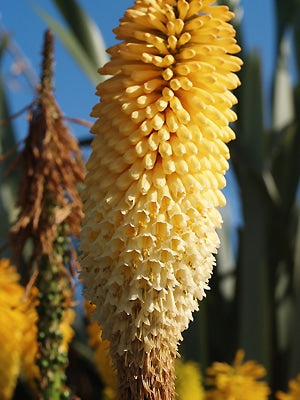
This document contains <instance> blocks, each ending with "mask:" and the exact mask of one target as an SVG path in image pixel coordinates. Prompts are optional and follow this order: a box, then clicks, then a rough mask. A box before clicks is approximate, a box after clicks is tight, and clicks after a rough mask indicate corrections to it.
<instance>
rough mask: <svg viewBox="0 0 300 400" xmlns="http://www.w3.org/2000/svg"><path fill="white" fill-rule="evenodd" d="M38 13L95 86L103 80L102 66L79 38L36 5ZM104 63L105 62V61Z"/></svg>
mask: <svg viewBox="0 0 300 400" xmlns="http://www.w3.org/2000/svg"><path fill="white" fill-rule="evenodd" d="M35 9H36V11H37V13H38V14H39V15H40V16H41V17H42V18H43V19H44V21H45V22H46V23H47V25H49V27H50V28H51V29H52V30H53V31H54V32H55V33H56V34H57V36H58V37H59V39H60V40H61V41H62V43H63V44H64V45H65V47H66V48H67V49H68V51H69V52H70V53H71V55H72V56H73V57H74V59H75V60H76V61H77V62H78V64H79V65H80V66H81V68H82V69H83V71H84V72H85V73H86V75H87V76H88V77H89V79H90V80H91V81H92V83H93V84H94V85H97V84H98V83H99V82H100V81H101V80H102V79H103V78H101V75H99V73H98V72H97V71H98V68H99V67H100V66H101V65H99V64H98V63H96V62H95V60H93V59H92V58H91V57H90V56H89V55H87V53H86V51H85V50H84V48H83V47H82V45H81V43H80V42H79V41H78V38H77V37H76V36H75V35H74V33H73V32H72V31H70V30H69V29H68V28H65V27H63V26H62V25H60V24H59V23H58V22H57V21H56V20H55V19H54V18H52V17H51V16H50V15H49V14H48V13H47V12H45V11H44V10H43V9H41V8H40V7H38V6H37V5H35ZM103 61H104V60H103Z"/></svg>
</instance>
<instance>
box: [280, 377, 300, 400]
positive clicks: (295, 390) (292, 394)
mask: <svg viewBox="0 0 300 400" xmlns="http://www.w3.org/2000/svg"><path fill="white" fill-rule="evenodd" d="M276 399H277V400H297V399H300V374H299V375H298V376H297V377H296V379H292V380H290V382H289V391H288V392H287V393H284V392H282V391H278V392H277V393H276Z"/></svg>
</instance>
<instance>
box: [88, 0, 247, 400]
mask: <svg viewBox="0 0 300 400" xmlns="http://www.w3.org/2000/svg"><path fill="white" fill-rule="evenodd" d="M213 3H214V2H213V1H212V0H209V1H207V0H204V1H200V0H197V1H196V0H192V1H185V0H178V1H175V0H166V1H165V0H136V2H135V4H134V6H133V7H132V8H129V9H128V10H127V11H126V13H125V15H124V17H123V18H122V19H121V20H120V25H119V27H118V28H116V29H115V30H114V32H115V33H116V36H117V39H119V40H120V41H121V42H120V43H119V44H117V45H115V46H113V47H112V48H110V49H109V50H108V52H109V54H110V55H111V61H110V62H109V63H107V64H106V65H105V66H104V68H102V70H100V72H101V73H103V74H108V75H111V77H110V78H109V79H108V80H107V81H105V82H104V83H102V84H100V85H99V86H98V91H97V94H98V95H99V96H100V97H101V101H100V103H99V104H97V105H96V106H95V107H94V109H93V112H92V115H93V116H94V117H96V118H97V121H96V122H95V124H94V126H93V128H92V133H94V134H95V138H94V140H93V143H92V148H93V152H92V155H91V157H90V159H89V161H88V163H87V169H88V173H87V177H86V180H85V190H84V192H83V199H84V202H85V206H84V207H85V208H84V211H85V220H84V224H83V230H82V234H81V248H82V258H81V263H82V268H83V271H82V274H81V277H82V279H83V281H84V283H85V287H86V289H85V296H86V298H87V299H88V300H91V301H92V303H94V304H95V305H96V311H95V313H94V314H95V318H96V319H97V321H98V322H99V323H100V325H101V326H102V327H103V337H104V339H109V340H110V343H111V355H112V358H113V361H114V364H115V366H116V368H117V371H118V382H119V397H120V399H122V400H123V399H141V398H143V399H168V400H171V399H173V398H174V359H175V357H176V354H177V345H178V342H179V341H180V340H181V339H182V337H181V332H182V331H183V330H184V329H186V328H187V326H188V324H189V321H190V320H191V319H192V312H193V311H194V310H197V309H198V300H201V299H202V298H203V296H204V295H205V293H204V291H205V290H206V289H208V280H209V278H210V276H211V273H212V268H213V265H214V262H215V259H214V255H213V253H215V252H216V251H217V248H218V246H219V240H218V236H217V234H216V232H215V229H216V228H217V227H220V225H221V216H220V214H219V212H218V211H217V209H216V207H218V206H222V205H224V204H225V199H224V196H223V195H222V193H221V191H220V190H221V189H222V188H223V187H224V185H225V178H224V174H225V171H226V170H227V168H228V162H227V159H228V158H229V151H228V148H227V146H226V144H225V143H226V142H228V141H230V140H231V139H233V138H234V133H233V131H232V130H231V128H230V127H229V126H228V125H229V123H230V122H232V121H234V120H235V119H236V115H235V113H234V112H233V111H232V110H231V107H232V106H233V105H234V104H235V103H236V101H237V100H236V98H235V96H234V95H233V94H232V93H231V92H230V90H232V89H235V88H236V87H237V86H238V85H239V79H238V77H237V76H236V75H235V74H234V72H236V71H238V70H239V69H240V67H241V64H242V62H241V60H240V59H239V58H237V57H235V56H233V55H232V54H234V53H237V52H238V51H239V50H240V48H239V46H238V45H237V44H236V40H235V38H234V36H235V31H234V29H233V27H232V26H231V25H230V24H229V23H228V21H229V20H230V19H231V18H232V17H233V13H232V12H230V11H229V9H228V8H227V7H226V6H218V5H215V4H213Z"/></svg>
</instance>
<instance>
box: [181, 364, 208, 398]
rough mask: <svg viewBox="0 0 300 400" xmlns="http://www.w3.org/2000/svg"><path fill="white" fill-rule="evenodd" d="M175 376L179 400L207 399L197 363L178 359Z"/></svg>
mask: <svg viewBox="0 0 300 400" xmlns="http://www.w3.org/2000/svg"><path fill="white" fill-rule="evenodd" d="M175 375H176V379H175V392H176V395H177V398H178V400H204V399H205V392H204V388H203V385H202V377H201V372H200V367H199V365H198V364H197V363H195V362H193V361H186V362H183V361H182V360H179V359H177V360H176V363H175Z"/></svg>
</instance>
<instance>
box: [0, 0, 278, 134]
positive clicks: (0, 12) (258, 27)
mask: <svg viewBox="0 0 300 400" xmlns="http://www.w3.org/2000/svg"><path fill="white" fill-rule="evenodd" d="M273 1H274V0H241V5H242V8H243V20H242V29H243V41H244V46H245V48H246V49H250V48H252V49H253V48H255V49H257V50H258V52H259V53H260V54H261V56H262V61H263V74H264V81H265V85H266V86H267V87H268V86H269V82H270V76H271V72H272V65H273V59H274V55H273V52H274V35H275V32H274V10H273ZM35 2H36V4H39V5H40V6H41V7H43V8H44V9H45V10H46V11H47V12H48V13H50V14H51V15H52V16H53V17H55V18H57V19H59V15H58V14H57V12H56V9H55V7H54V6H53V4H52V1H51V0H43V1H42V2H38V1H37V0H35ZM32 4H33V2H32V1H29V0H10V1H8V0H6V1H4V0H3V1H2V2H1V3H0V18H1V19H0V22H1V25H2V27H3V28H4V29H6V30H8V31H9V32H10V33H11V35H12V37H13V38H14V40H15V42H16V43H17V45H18V46H19V47H20V48H21V49H22V51H23V53H24V55H25V56H26V57H27V58H28V60H29V61H30V63H31V65H32V68H33V70H34V71H36V74H37V76H39V74H40V63H41V56H40V54H41V47H42V41H43V33H44V31H45V29H46V25H45V23H44V22H43V21H42V20H41V18H40V17H39V16H38V15H37V14H36V12H35V11H34V10H33V7H32ZM80 4H81V5H82V6H83V7H84V9H85V10H86V11H87V13H88V14H89V15H90V16H91V17H92V18H93V19H94V20H95V22H96V23H97V25H98V26H99V28H100V30H101V32H102V35H103V37H104V40H105V44H106V46H107V47H108V46H111V45H112V44H114V43H115V38H114V34H113V33H112V29H113V28H114V27H116V26H117V25H118V20H119V18H121V17H122V16H123V14H124V11H125V9H126V8H128V7H129V6H131V5H132V4H133V0H110V1H104V0H100V1H95V0H80ZM99 4H100V5H99ZM55 48H56V53H55V59H56V66H55V86H56V97H57V99H58V103H59V105H60V106H61V108H62V110H63V112H64V113H65V114H66V115H67V116H69V117H77V118H84V119H90V117H89V113H90V111H91V108H92V106H93V105H94V104H95V103H96V102H97V101H98V99H97V98H96V97H95V95H94V92H95V89H94V87H93V85H92V84H91V82H90V81H89V80H88V79H87V78H86V76H85V75H84V73H83V72H82V71H81V69H80V68H79V67H78V65H77V64H76V62H74V60H73V59H72V57H71V56H70V55H69V53H68V52H67V51H66V49H65V48H64V47H63V46H62V44H61V43H60V42H59V41H58V40H56V44H55ZM12 63H13V60H12V58H11V57H10V56H9V55H7V56H6V57H5V60H4V78H5V80H6V82H7V86H8V89H9V99H10V105H11V111H12V112H13V113H15V112H16V111H18V110H20V109H21V108H23V107H24V106H25V105H27V104H29V103H30V102H31V101H32V99H33V92H32V89H31V87H30V86H29V85H28V84H27V82H26V81H25V80H24V79H19V80H16V79H14V78H13V75H12V74H11V66H12ZM25 118H26V114H24V115H22V116H21V117H19V118H18V119H17V120H16V121H15V122H14V123H15V126H16V131H17V133H18V137H19V138H22V137H24V136H25V135H26V124H25ZM72 130H73V133H74V134H75V135H76V136H78V137H82V136H85V135H86V134H88V129H87V128H80V127H78V126H76V125H72Z"/></svg>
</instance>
